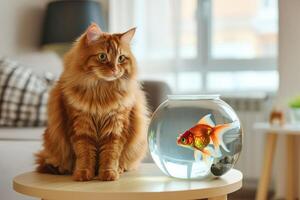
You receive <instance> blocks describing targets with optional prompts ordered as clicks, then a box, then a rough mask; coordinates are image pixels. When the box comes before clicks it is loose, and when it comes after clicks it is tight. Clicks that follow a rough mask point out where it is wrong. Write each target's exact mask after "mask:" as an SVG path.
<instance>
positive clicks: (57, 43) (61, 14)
mask: <svg viewBox="0 0 300 200" xmlns="http://www.w3.org/2000/svg"><path fill="white" fill-rule="evenodd" d="M92 22H95V23H97V24H99V25H100V27H101V29H102V30H104V31H105V30H106V24H105V21H104V17H103V12H102V9H101V5H100V3H99V2H96V1H90V0H61V1H53V2H50V3H49V4H48V6H47V10H46V15H45V18H44V24H43V34H42V40H41V45H42V47H43V49H50V50H54V51H56V52H57V53H58V54H60V55H62V54H64V53H65V52H66V51H67V50H68V49H69V48H70V45H71V43H72V42H73V41H75V39H76V38H77V37H78V36H80V35H81V34H82V33H83V32H84V31H85V30H86V28H87V27H88V26H89V25H90V24H91V23H92Z"/></svg>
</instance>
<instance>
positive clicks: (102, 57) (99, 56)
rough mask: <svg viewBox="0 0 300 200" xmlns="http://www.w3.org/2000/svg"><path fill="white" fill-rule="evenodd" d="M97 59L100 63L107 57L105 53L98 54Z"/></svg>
mask: <svg viewBox="0 0 300 200" xmlns="http://www.w3.org/2000/svg"><path fill="white" fill-rule="evenodd" d="M98 59H99V61H100V62H105V61H106V59H107V55H106V54H105V53H99V55H98Z"/></svg>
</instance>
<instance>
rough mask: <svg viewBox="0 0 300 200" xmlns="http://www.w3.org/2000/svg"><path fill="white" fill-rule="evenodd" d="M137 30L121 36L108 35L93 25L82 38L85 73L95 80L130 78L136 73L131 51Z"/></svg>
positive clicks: (131, 30)
mask: <svg viewBox="0 0 300 200" xmlns="http://www.w3.org/2000/svg"><path fill="white" fill-rule="evenodd" d="M134 33H135V28H134V29H130V30H129V31H127V32H125V33H121V34H108V33H104V32H102V31H101V30H100V28H99V26H98V25H96V24H92V25H91V26H90V27H89V28H88V29H87V31H86V33H85V34H84V35H83V37H81V38H80V40H84V41H81V42H82V43H84V45H85V48H84V49H81V53H82V54H83V55H84V59H85V62H84V64H83V65H81V66H82V68H83V70H84V73H83V74H82V75H85V74H89V75H92V76H93V78H94V79H101V80H105V81H114V80H117V79H120V78H129V77H130V76H131V75H132V74H133V73H135V60H134V57H133V55H132V53H131V50H130V41H131V39H132V37H133V35H134Z"/></svg>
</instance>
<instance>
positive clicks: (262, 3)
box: [211, 0, 278, 59]
mask: <svg viewBox="0 0 300 200" xmlns="http://www.w3.org/2000/svg"><path fill="white" fill-rule="evenodd" d="M277 32H278V8H277V0H212V34H211V39H212V41H211V42H212V44H211V56H212V58H213V59H228V58H229V59H230V58H231V59H253V58H263V57H275V56H276V52H277Z"/></svg>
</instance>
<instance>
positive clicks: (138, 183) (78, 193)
mask: <svg viewBox="0 0 300 200" xmlns="http://www.w3.org/2000/svg"><path fill="white" fill-rule="evenodd" d="M242 178H243V176H242V173H241V172H240V171H238V170H234V169H233V170H231V171H229V172H228V173H227V174H225V175H224V176H222V177H221V178H216V179H213V180H209V181H199V180H181V179H175V178H170V177H167V176H166V175H164V174H163V173H162V172H161V171H160V170H159V169H158V168H157V167H156V165H154V164H142V165H141V167H140V168H139V169H138V170H136V171H132V172H127V173H125V174H124V175H122V176H121V178H120V179H119V180H118V181H114V182H101V181H98V180H93V181H89V182H75V181H73V180H72V179H71V176H59V175H49V174H39V173H36V172H28V173H24V174H21V175H19V176H17V177H15V178H14V181H13V188H14V190H15V191H17V192H19V193H22V194H25V195H29V196H33V197H39V198H42V199H48V200H54V199H56V200H58V199H72V200H85V199H89V200H96V199H97V200H99V199H106V200H114V199H118V200H120V199H122V200H126V199H130V200H141V199H143V200H147V199H149V200H150V199H151V200H153V199H168V200H175V199H202V198H208V199H209V200H225V199H227V194H229V193H232V192H234V191H236V190H238V189H240V188H241V187H242Z"/></svg>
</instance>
